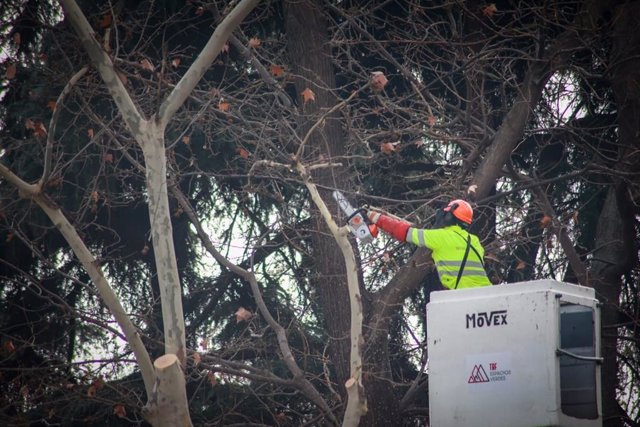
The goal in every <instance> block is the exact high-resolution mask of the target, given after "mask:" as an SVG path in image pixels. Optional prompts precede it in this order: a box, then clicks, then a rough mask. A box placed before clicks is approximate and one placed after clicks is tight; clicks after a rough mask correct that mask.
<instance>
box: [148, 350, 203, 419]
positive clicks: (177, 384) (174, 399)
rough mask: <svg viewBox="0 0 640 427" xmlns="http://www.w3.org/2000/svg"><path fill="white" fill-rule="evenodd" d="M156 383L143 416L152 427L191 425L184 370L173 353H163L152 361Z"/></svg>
mask: <svg viewBox="0 0 640 427" xmlns="http://www.w3.org/2000/svg"><path fill="white" fill-rule="evenodd" d="M153 366H154V367H155V369H156V378H157V379H156V385H155V387H154V389H153V393H152V394H151V398H150V399H149V403H147V405H146V406H145V408H144V416H145V418H146V419H147V421H149V422H150V423H151V424H152V425H153V426H154V427H191V426H192V424H191V418H190V416H189V402H188V400H187V392H186V388H185V387H186V382H185V379H184V372H182V368H181V367H180V360H179V359H178V357H177V356H176V355H175V354H165V355H164V356H162V357H159V358H158V359H156V361H155V362H153Z"/></svg>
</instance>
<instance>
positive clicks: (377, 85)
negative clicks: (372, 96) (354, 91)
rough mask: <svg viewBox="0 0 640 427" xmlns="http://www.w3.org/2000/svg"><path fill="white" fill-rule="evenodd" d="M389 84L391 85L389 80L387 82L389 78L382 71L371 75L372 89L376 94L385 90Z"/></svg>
mask: <svg viewBox="0 0 640 427" xmlns="http://www.w3.org/2000/svg"><path fill="white" fill-rule="evenodd" d="M387 83H389V80H387V77H386V76H385V75H384V73H383V72H382V71H374V72H373V73H371V87H372V88H373V90H375V91H376V92H379V91H381V90H382V89H384V87H385V86H386V85H387Z"/></svg>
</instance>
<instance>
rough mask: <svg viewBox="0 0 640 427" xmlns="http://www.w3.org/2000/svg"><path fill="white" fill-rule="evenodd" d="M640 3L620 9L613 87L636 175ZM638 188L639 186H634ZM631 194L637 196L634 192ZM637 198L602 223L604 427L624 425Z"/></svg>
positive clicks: (619, 197) (623, 154)
mask: <svg viewBox="0 0 640 427" xmlns="http://www.w3.org/2000/svg"><path fill="white" fill-rule="evenodd" d="M638 20H640V2H629V3H624V4H622V5H620V6H618V7H617V8H616V9H615V13H614V16H613V19H612V23H613V25H614V27H613V48H612V51H611V60H610V63H611V64H612V68H613V70H612V71H613V73H612V79H611V83H612V87H613V91H614V96H615V99H616V104H617V108H618V135H619V141H618V146H619V147H620V149H619V156H618V159H619V162H618V165H616V167H617V169H619V170H622V171H625V172H636V171H638V169H639V168H640V154H638V151H639V149H640V142H639V141H638V134H639V133H640V33H639V32H638V30H637V23H638ZM632 185H633V184H632ZM630 190H631V191H630ZM634 193H635V194H636V196H635V197H637V194H638V192H637V190H636V191H635V192H634V191H633V189H632V188H630V187H628V186H627V185H625V184H618V185H617V186H616V188H611V189H610V190H609V193H608V194H607V199H606V201H605V204H604V207H603V209H602V212H601V214H600V218H599V222H598V232H597V235H596V242H595V251H594V254H593V258H594V262H593V263H592V269H591V273H592V283H593V286H594V287H595V288H596V292H597V293H598V294H599V296H600V297H601V298H602V302H603V303H604V305H603V308H602V337H603V339H602V347H603V356H604V359H605V360H604V364H603V366H602V403H603V415H604V419H605V423H604V425H605V426H607V427H614V426H615V427H618V426H622V425H623V419H622V417H621V415H622V414H621V411H620V407H619V405H618V402H617V399H616V398H617V384H618V360H617V344H618V340H617V335H618V329H617V328H616V327H614V325H616V324H618V323H619V318H620V317H619V311H618V309H619V303H620V292H621V288H622V275H623V274H625V273H627V272H628V271H630V270H631V269H632V268H633V266H634V265H636V264H637V262H638V248H637V242H635V241H634V236H635V230H634V224H633V222H634V212H633V209H632V205H633V204H636V205H637V203H638V200H629V195H630V194H634Z"/></svg>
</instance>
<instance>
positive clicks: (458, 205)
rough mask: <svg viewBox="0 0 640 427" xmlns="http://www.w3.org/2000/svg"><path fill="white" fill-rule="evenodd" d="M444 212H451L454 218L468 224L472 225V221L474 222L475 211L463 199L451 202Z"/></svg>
mask: <svg viewBox="0 0 640 427" xmlns="http://www.w3.org/2000/svg"><path fill="white" fill-rule="evenodd" d="M443 211H445V212H451V213H452V214H453V216H455V217H456V218H458V219H459V220H460V221H462V222H464V223H466V224H471V221H473V209H472V208H471V205H470V204H469V203H468V202H466V201H464V200H462V199H456V200H452V201H450V202H449V204H448V205H447V207H446V208H444V209H443Z"/></svg>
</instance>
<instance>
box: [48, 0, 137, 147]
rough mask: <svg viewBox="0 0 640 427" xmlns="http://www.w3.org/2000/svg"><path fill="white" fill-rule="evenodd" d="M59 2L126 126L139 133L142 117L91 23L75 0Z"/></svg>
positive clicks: (61, 0) (134, 132)
mask: <svg viewBox="0 0 640 427" xmlns="http://www.w3.org/2000/svg"><path fill="white" fill-rule="evenodd" d="M60 2H61V3H62V6H63V8H64V12H65V16H66V17H67V18H68V19H69V22H70V23H71V25H72V26H73V28H74V29H75V31H76V33H77V34H78V38H79V39H80V43H81V44H82V46H83V47H84V49H85V50H86V51H87V53H88V54H89V58H91V63H92V64H93V66H94V67H96V69H97V70H98V72H99V73H100V76H101V77H102V80H103V81H104V82H105V84H106V86H107V89H108V90H109V92H110V93H111V96H112V97H113V100H114V101H115V103H116V105H117V106H118V110H119V111H120V114H122V117H123V119H124V121H125V123H126V125H127V127H128V128H129V130H130V131H131V132H132V133H133V134H136V133H139V131H140V126H141V124H142V122H143V121H144V118H143V117H142V115H141V114H140V113H139V112H138V109H137V108H136V106H135V104H134V103H133V100H132V99H131V97H130V96H129V93H128V92H127V89H126V88H125V87H124V84H123V83H122V81H121V80H120V78H119V77H118V75H117V73H116V70H115V66H114V64H113V61H112V60H111V58H109V55H107V53H106V52H105V51H104V50H103V49H102V46H100V43H98V41H97V40H96V38H95V35H94V32H93V29H92V28H91V25H90V24H89V22H88V21H87V18H86V17H85V16H84V14H83V13H82V10H80V8H79V7H78V5H77V4H76V2H75V0H60ZM138 142H140V141H138Z"/></svg>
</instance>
